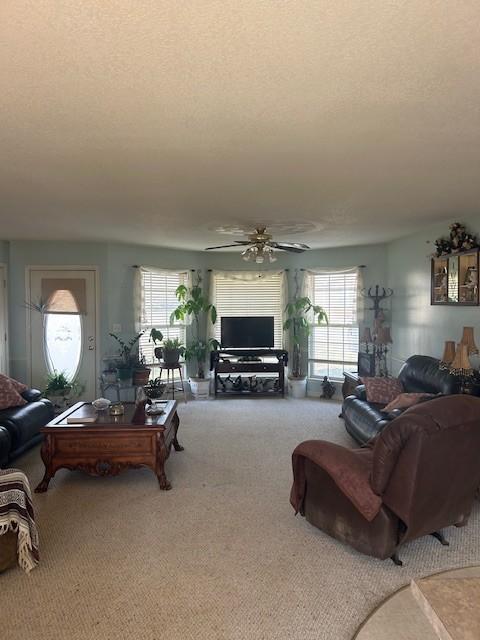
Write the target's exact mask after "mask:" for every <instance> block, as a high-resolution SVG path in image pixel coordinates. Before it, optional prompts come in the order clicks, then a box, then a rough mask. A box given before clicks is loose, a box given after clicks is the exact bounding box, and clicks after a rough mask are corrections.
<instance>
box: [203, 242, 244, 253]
mask: <svg viewBox="0 0 480 640" xmlns="http://www.w3.org/2000/svg"><path fill="white" fill-rule="evenodd" d="M248 244H249V243H248ZM227 247H238V244H221V245H220V246H219V247H205V249H204V251H210V250H211V249H226V248H227Z"/></svg>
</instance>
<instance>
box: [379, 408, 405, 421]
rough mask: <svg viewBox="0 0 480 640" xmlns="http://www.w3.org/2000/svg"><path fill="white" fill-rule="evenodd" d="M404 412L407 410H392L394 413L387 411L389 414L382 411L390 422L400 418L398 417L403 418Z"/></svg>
mask: <svg viewBox="0 0 480 640" xmlns="http://www.w3.org/2000/svg"><path fill="white" fill-rule="evenodd" d="M404 411H405V409H392V411H387V412H385V411H382V413H385V415H386V416H387V419H388V420H395V418H398V416H401V415H402V413H403V412H404Z"/></svg>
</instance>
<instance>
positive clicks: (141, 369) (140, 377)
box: [133, 355, 152, 387]
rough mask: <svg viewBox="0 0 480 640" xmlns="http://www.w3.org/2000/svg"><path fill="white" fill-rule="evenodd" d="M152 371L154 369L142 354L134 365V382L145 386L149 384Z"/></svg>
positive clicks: (136, 384)
mask: <svg viewBox="0 0 480 640" xmlns="http://www.w3.org/2000/svg"><path fill="white" fill-rule="evenodd" d="M151 372H152V370H151V369H150V367H148V366H147V364H146V362H145V356H144V355H141V356H140V357H139V358H137V361H136V362H135V364H134V366H133V384H134V385H135V386H142V387H143V385H145V384H147V382H148V380H149V378H150V373H151Z"/></svg>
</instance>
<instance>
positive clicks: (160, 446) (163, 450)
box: [155, 434, 172, 491]
mask: <svg viewBox="0 0 480 640" xmlns="http://www.w3.org/2000/svg"><path fill="white" fill-rule="evenodd" d="M167 458H168V450H167V447H166V446H165V440H164V438H163V434H158V436H157V465H156V469H155V473H156V475H157V478H158V484H159V485H160V489H162V491H169V490H170V489H171V488H172V485H171V484H170V482H169V481H168V480H167V476H166V474H165V460H166V459H167Z"/></svg>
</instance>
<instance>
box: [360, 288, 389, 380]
mask: <svg viewBox="0 0 480 640" xmlns="http://www.w3.org/2000/svg"><path fill="white" fill-rule="evenodd" d="M360 294H361V295H362V297H363V298H365V299H368V300H371V302H372V306H371V307H370V308H369V309H368V311H373V317H374V322H373V330H372V331H370V329H369V328H368V327H365V329H364V332H363V335H362V337H361V339H360V342H361V343H364V344H365V351H364V352H361V353H359V358H358V360H359V374H360V375H362V374H363V375H378V376H388V375H389V373H388V366H387V354H388V352H389V348H388V345H389V344H392V336H391V334H390V327H385V326H383V322H384V320H385V314H384V309H383V308H382V307H381V306H380V305H381V303H382V301H383V300H387V299H388V298H391V297H392V296H393V289H389V288H386V287H380V285H378V284H377V285H375V287H369V288H368V289H362V290H361V292H360ZM370 345H372V351H371V352H370ZM362 362H363V367H362Z"/></svg>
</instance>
